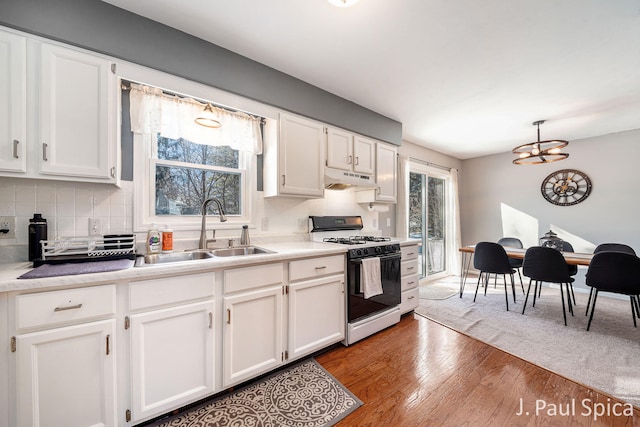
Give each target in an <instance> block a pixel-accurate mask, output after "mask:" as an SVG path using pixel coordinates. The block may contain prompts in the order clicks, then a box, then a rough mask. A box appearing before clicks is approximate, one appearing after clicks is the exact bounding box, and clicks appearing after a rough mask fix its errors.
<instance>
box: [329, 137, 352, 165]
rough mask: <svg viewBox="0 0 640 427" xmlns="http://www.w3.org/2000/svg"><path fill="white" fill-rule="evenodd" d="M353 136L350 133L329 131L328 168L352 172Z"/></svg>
mask: <svg viewBox="0 0 640 427" xmlns="http://www.w3.org/2000/svg"><path fill="white" fill-rule="evenodd" d="M352 141H353V135H352V134H350V133H349V132H346V131H343V130H340V129H334V128H328V129H327V166H328V167H330V168H335V169H342V170H347V171H350V170H351V169H352V168H353V148H352V147H353V143H352Z"/></svg>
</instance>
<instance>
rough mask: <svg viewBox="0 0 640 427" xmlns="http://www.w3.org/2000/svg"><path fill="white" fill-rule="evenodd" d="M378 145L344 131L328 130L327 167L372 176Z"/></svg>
mask: <svg viewBox="0 0 640 427" xmlns="http://www.w3.org/2000/svg"><path fill="white" fill-rule="evenodd" d="M375 146H376V143H375V142H374V141H372V140H370V139H367V138H365V137H363V136H360V135H354V134H352V133H350V132H347V131H344V130H342V129H336V128H327V167H330V168H334V169H341V170H346V171H353V172H359V173H363V174H367V175H372V174H373V172H374V165H375Z"/></svg>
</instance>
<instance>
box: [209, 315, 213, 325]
mask: <svg viewBox="0 0 640 427" xmlns="http://www.w3.org/2000/svg"><path fill="white" fill-rule="evenodd" d="M209 329H213V313H212V312H209Z"/></svg>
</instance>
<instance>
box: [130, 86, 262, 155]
mask: <svg viewBox="0 0 640 427" xmlns="http://www.w3.org/2000/svg"><path fill="white" fill-rule="evenodd" d="M129 99H130V109H131V131H132V132H134V133H148V134H152V135H153V134H156V133H160V134H161V135H162V136H165V137H167V138H171V139H178V138H184V139H186V140H187V141H190V142H194V143H196V144H205V145H214V146H225V145H228V146H230V147H231V148H233V149H235V150H241V151H247V152H250V153H253V154H262V133H261V132H260V120H261V118H259V117H254V116H251V115H249V114H246V113H243V112H234V111H229V110H225V109H223V108H217V107H213V112H214V114H215V115H217V118H216V120H218V121H219V122H220V124H221V125H222V126H221V127H220V128H217V129H212V128H207V127H204V126H200V125H198V124H196V123H195V121H194V119H195V118H196V117H197V116H198V114H200V113H201V112H202V111H203V110H204V107H205V106H206V104H203V103H201V102H199V101H196V100H195V99H192V98H182V97H179V96H176V95H170V94H166V93H164V92H163V91H162V89H160V88H156V87H148V86H143V85H139V84H135V83H132V84H131V92H130V97H129Z"/></svg>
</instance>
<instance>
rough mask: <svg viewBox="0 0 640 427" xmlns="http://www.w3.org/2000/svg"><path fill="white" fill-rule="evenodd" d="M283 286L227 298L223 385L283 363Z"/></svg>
mask: <svg viewBox="0 0 640 427" xmlns="http://www.w3.org/2000/svg"><path fill="white" fill-rule="evenodd" d="M282 298H283V297H282V286H277V287H275V286H274V287H270V288H266V289H262V290H259V291H253V292H246V293H242V294H238V295H234V296H229V297H225V298H224V314H223V316H224V317H223V319H224V320H223V322H224V323H223V325H224V327H223V330H224V337H223V342H224V344H223V363H222V364H223V372H224V374H223V385H224V386H225V387H228V386H230V385H233V384H237V383H239V382H241V381H243V380H246V379H248V378H252V377H255V376H257V375H259V374H261V373H264V372H267V371H269V370H271V369H273V368H275V367H277V366H279V365H280V364H281V363H282V360H283V354H282Z"/></svg>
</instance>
